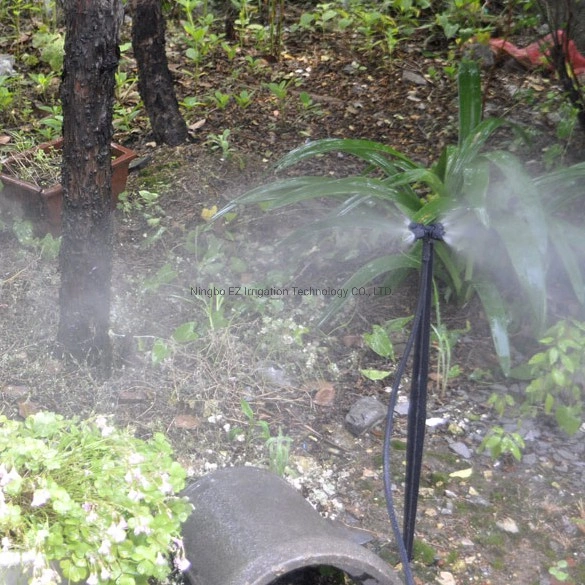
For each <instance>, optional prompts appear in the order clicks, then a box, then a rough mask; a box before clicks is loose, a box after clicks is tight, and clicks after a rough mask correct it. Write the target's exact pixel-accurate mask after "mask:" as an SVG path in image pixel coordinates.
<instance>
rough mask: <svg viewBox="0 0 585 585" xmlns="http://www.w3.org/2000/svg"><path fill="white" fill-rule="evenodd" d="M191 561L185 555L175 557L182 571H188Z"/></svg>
mask: <svg viewBox="0 0 585 585" xmlns="http://www.w3.org/2000/svg"><path fill="white" fill-rule="evenodd" d="M190 566H191V563H190V562H189V561H188V560H187V559H186V558H185V557H175V567H177V569H178V570H179V571H181V572H183V571H186V570H187V569H188V568H189V567H190Z"/></svg>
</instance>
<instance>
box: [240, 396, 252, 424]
mask: <svg viewBox="0 0 585 585" xmlns="http://www.w3.org/2000/svg"><path fill="white" fill-rule="evenodd" d="M240 408H241V409H242V412H243V413H244V415H245V416H246V418H247V419H248V421H250V422H253V421H254V418H255V417H254V411H253V410H252V407H251V406H250V403H249V402H248V401H246V400H244V399H243V398H242V400H240Z"/></svg>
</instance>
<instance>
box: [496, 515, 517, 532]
mask: <svg viewBox="0 0 585 585" xmlns="http://www.w3.org/2000/svg"><path fill="white" fill-rule="evenodd" d="M496 526H497V527H498V528H499V529H500V530H503V531H504V532H509V533H510V534H518V532H520V529H519V528H518V524H516V522H515V521H514V520H512V518H502V519H501V520H498V521H497V522H496Z"/></svg>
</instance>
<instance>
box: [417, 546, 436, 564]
mask: <svg viewBox="0 0 585 585" xmlns="http://www.w3.org/2000/svg"><path fill="white" fill-rule="evenodd" d="M413 554H414V560H415V561H418V562H419V563H423V564H424V565H432V564H433V563H434V562H435V559H436V558H437V551H436V550H435V549H434V548H433V547H432V546H431V545H430V544H427V543H425V542H423V541H422V540H415V541H414V550H413Z"/></svg>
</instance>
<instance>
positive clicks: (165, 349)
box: [151, 339, 172, 365]
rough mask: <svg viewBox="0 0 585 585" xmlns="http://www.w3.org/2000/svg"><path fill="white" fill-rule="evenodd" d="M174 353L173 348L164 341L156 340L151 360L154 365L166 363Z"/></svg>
mask: <svg viewBox="0 0 585 585" xmlns="http://www.w3.org/2000/svg"><path fill="white" fill-rule="evenodd" d="M171 353H172V350H171V348H170V347H169V346H168V345H167V344H166V342H165V341H164V340H163V339H156V340H155V342H154V343H153V345H152V353H151V359H152V363H153V364H154V365H157V364H160V363H161V362H164V360H166V359H167V358H168V357H169V356H170V355H171Z"/></svg>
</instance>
